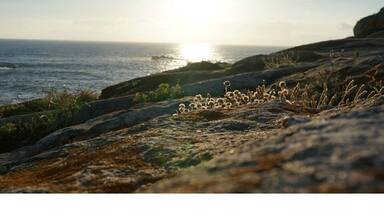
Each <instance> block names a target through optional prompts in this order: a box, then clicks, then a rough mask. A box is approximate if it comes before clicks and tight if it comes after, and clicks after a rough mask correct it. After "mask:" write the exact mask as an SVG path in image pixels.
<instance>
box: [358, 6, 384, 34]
mask: <svg viewBox="0 0 384 216" xmlns="http://www.w3.org/2000/svg"><path fill="white" fill-rule="evenodd" d="M382 30H384V8H383V9H381V10H380V12H379V13H377V14H374V15H371V16H368V17H365V18H363V19H361V20H359V21H358V22H357V24H356V26H355V28H354V30H353V31H354V34H355V37H357V38H364V37H367V36H369V35H372V34H373V33H376V32H379V31H382Z"/></svg>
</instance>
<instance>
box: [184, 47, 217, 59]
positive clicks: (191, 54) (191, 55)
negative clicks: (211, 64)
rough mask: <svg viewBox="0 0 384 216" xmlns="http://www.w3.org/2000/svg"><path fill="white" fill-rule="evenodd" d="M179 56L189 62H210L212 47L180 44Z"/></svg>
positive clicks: (212, 55) (212, 53) (212, 52)
mask: <svg viewBox="0 0 384 216" xmlns="http://www.w3.org/2000/svg"><path fill="white" fill-rule="evenodd" d="M179 49H180V56H181V57H182V58H183V59H185V60H187V61H189V62H199V61H205V60H212V59H213V58H214V47H213V46H212V45H211V44H205V43H201V44H181V45H180V47H179Z"/></svg>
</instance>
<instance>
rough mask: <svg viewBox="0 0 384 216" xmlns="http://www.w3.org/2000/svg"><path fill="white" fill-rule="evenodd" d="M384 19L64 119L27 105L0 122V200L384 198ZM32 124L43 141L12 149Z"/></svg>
mask: <svg viewBox="0 0 384 216" xmlns="http://www.w3.org/2000/svg"><path fill="white" fill-rule="evenodd" d="M383 13H384V10H383V9H382V10H381V11H380V12H379V13H378V14H376V15H372V16H370V17H368V18H364V19H362V20H361V21H359V22H358V24H357V25H356V27H355V37H352V38H347V39H340V40H333V41H324V42H319V43H314V44H308V45H302V46H298V47H294V48H290V49H287V50H283V51H280V52H277V53H273V54H270V55H257V56H252V57H249V58H246V59H243V60H241V61H239V62H237V63H235V64H233V65H228V64H223V63H209V62H202V63H193V64H189V65H187V66H186V67H184V68H180V69H177V70H173V71H166V72H163V73H159V74H155V75H151V76H147V77H143V78H138V79H134V80H130V81H127V82H124V83H120V84H118V85H115V86H111V87H108V88H106V89H104V90H103V91H102V93H101V96H100V98H99V99H98V100H94V99H91V98H84V97H77V98H75V99H74V101H76V103H77V102H78V101H82V103H81V106H79V107H77V106H76V107H75V109H72V106H71V110H70V112H69V113H68V112H65V113H63V112H62V110H59V109H51V110H49V111H46V110H44V109H43V110H38V109H35V108H34V107H33V103H31V102H30V103H29V104H24V105H23V106H24V107H29V110H33V111H31V112H26V113H17V112H15V111H14V113H17V114H8V115H4V116H2V117H1V118H0V134H1V136H2V137H0V140H1V145H3V146H4V147H2V148H1V149H2V153H1V154H0V173H1V174H0V191H1V192H91V193H92V192H96V193H103V192H117V193H122V192H140V193H148V192H384V175H383V173H384V157H383V155H384V135H383V134H384V133H383V132H384V112H383V111H384V83H383V82H384V81H383V80H384V36H383V34H382V31H383V27H382V26H381V24H382V23H383V22H382V17H383ZM80 99H81V100H80ZM211 101H212V104H209V103H210V102H211ZM31 104H32V105H31ZM48 107H49V108H51V107H50V106H48ZM3 109H4V110H5V109H6V108H3ZM14 109H17V108H14ZM49 116H55V119H66V121H65V122H62V121H59V120H58V121H54V122H53V121H48V120H47V119H49ZM36 118H37V119H38V120H37V121H39V122H49V124H48V123H47V124H46V125H44V126H41V125H40V124H39V128H40V130H42V129H41V128H44V131H45V133H40V134H39V135H38V136H35V137H34V138H33V139H32V138H31V139H29V138H28V139H20V140H21V141H19V140H16V141H14V140H13V141H12V143H11V142H10V141H9V142H8V140H10V138H7V137H6V136H8V134H9V133H10V131H14V127H17V126H18V124H23V123H25V122H32V123H33V124H37V123H35V121H36ZM32 123H30V124H32ZM39 128H38V129H39ZM25 130H27V129H25ZM18 133H21V132H20V130H19V132H18ZM21 138H22V137H21ZM6 142H8V143H6Z"/></svg>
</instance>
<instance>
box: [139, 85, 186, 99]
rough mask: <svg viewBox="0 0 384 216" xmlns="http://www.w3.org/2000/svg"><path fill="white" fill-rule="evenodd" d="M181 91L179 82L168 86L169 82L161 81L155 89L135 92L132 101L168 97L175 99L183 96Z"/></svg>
mask: <svg viewBox="0 0 384 216" xmlns="http://www.w3.org/2000/svg"><path fill="white" fill-rule="evenodd" d="M183 95H184V94H183V91H182V88H181V86H180V85H179V84H176V85H175V86H170V85H169V84H166V83H162V84H160V85H159V87H158V88H157V89H156V90H155V91H150V92H146V93H136V95H135V98H134V101H135V102H137V103H142V102H157V101H163V100H168V99H176V98H181V97H183Z"/></svg>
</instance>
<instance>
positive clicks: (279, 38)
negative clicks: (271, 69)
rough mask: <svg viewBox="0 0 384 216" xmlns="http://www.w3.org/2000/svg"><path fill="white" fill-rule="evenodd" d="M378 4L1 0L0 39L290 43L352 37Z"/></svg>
mask: <svg viewBox="0 0 384 216" xmlns="http://www.w3.org/2000/svg"><path fill="white" fill-rule="evenodd" d="M383 6H384V2H383V0H109V1H107V0H0V38H7V39H48V40H85V41H127V42H166V43H213V44H239V45H266V46H267V45H274V46H292V45H299V44H303V43H309V42H316V41H322V40H328V39H337V38H344V37H348V36H351V35H352V34H353V31H352V29H353V26H354V24H355V23H356V21H358V20H359V19H360V18H362V17H365V16H367V15H370V14H373V13H376V12H378V11H379V10H380V8H381V7H383Z"/></svg>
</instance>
